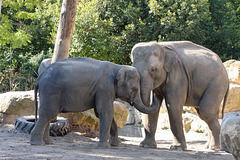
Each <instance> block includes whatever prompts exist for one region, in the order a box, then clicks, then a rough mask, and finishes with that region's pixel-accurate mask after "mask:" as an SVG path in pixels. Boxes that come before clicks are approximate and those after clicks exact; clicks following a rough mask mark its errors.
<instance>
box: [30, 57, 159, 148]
mask: <svg viewBox="0 0 240 160" xmlns="http://www.w3.org/2000/svg"><path fill="white" fill-rule="evenodd" d="M38 90H39V101H40V106H39V119H38V120H37V123H36V125H35V127H34V128H33V130H32V133H31V139H30V143H31V144H33V145H44V144H51V143H52V142H51V139H50V137H49V123H50V121H51V119H53V118H54V117H56V116H57V115H58V113H60V112H82V111H86V110H88V109H90V108H94V111H95V113H96V116H97V117H99V119H100V126H99V137H100V138H99V143H98V146H99V147H104V148H105V147H110V144H111V145H113V146H117V145H118V144H119V138H118V131H117V125H116V122H115V120H114V118H113V113H114V112H113V111H114V108H113V101H114V100H115V99H116V98H120V99H122V100H124V101H127V102H129V103H131V104H133V105H134V106H135V108H136V109H138V110H139V111H140V112H144V113H152V112H155V111H156V110H158V108H159V105H158V100H157V99H155V100H154V104H153V105H152V107H151V108H149V107H147V106H145V105H144V104H143V103H142V100H141V96H140V76H139V74H138V71H137V69H136V68H134V67H132V66H125V65H117V64H114V63H110V62H106V61H98V60H94V59H90V58H81V57H79V58H68V59H64V60H60V61H57V62H55V63H53V64H51V65H50V66H48V67H47V68H46V69H45V70H44V71H43V72H42V73H41V74H40V75H39V77H38V78H37V80H36V83H35V88H34V91H35V105H36V109H35V110H36V111H37V104H38V103H37V92H38ZM36 115H37V112H36V113H35V116H36ZM109 134H110V136H109ZM109 137H110V140H109ZM108 140H109V142H108ZM109 143H110V144H109Z"/></svg>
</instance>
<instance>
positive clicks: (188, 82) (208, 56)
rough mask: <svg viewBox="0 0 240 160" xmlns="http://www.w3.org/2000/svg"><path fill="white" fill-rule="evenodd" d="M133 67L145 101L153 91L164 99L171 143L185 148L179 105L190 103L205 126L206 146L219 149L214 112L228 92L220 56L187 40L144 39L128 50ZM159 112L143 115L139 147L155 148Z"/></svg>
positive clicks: (218, 129) (216, 121) (217, 110)
mask: <svg viewBox="0 0 240 160" xmlns="http://www.w3.org/2000/svg"><path fill="white" fill-rule="evenodd" d="M131 59H132V62H133V66H134V67H136V68H137V69H138V72H139V74H140V79H141V82H140V86H141V89H140V90H141V97H142V100H143V102H144V104H149V95H150V91H151V90H154V93H155V94H156V95H157V96H156V97H157V98H158V99H159V101H160V103H162V100H163V99H165V101H166V106H167V110H168V114H169V121H170V127H171V131H172V133H173V145H172V146H171V149H180V150H186V149H187V146H186V140H185V136H184V132H183V124H182V108H183V106H184V105H186V106H193V107H195V109H196V110H197V112H198V115H199V116H200V118H201V119H202V120H204V121H205V122H206V123H207V124H208V127H209V140H208V142H207V144H206V147H207V148H210V149H218V148H219V132H220V124H219V122H218V112H219V106H220V104H221V101H222V100H223V99H224V103H223V104H224V105H223V107H224V106H225V102H226V97H227V93H228V86H229V82H228V75H227V72H226V69H225V68H224V66H223V64H222V61H221V59H220V58H219V57H218V55H217V54H215V53H214V52H212V51H211V50H209V49H207V48H204V47H202V46H200V45H197V44H194V43H192V42H189V41H175V42H174V41H173V42H171V41H170V42H160V43H157V42H146V43H138V44H136V45H135V46H134V47H133V49H132V53H131ZM158 115H159V112H155V113H153V114H150V115H146V116H145V120H146V121H145V133H146V137H145V139H144V141H142V142H141V144H140V145H141V146H143V147H152V148H155V147H156V146H157V145H156V141H155V132H156V128H157V119H158Z"/></svg>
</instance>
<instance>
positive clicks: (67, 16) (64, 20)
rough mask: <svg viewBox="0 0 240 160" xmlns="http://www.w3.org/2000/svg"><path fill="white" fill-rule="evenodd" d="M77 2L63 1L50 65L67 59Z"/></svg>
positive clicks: (71, 0)
mask: <svg viewBox="0 0 240 160" xmlns="http://www.w3.org/2000/svg"><path fill="white" fill-rule="evenodd" d="M77 3H78V0H63V2H62V9H61V14H60V19H59V25H58V32H57V38H56V42H55V47H54V53H53V57H52V63H54V62H56V61H58V60H61V59H63V58H68V55H69V48H70V44H71V40H72V33H73V27H74V22H75V19H76V13H77Z"/></svg>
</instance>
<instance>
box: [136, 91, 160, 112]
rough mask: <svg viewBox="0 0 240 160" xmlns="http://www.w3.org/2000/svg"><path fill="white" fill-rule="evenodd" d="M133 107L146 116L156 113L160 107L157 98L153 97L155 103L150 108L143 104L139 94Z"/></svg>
mask: <svg viewBox="0 0 240 160" xmlns="http://www.w3.org/2000/svg"><path fill="white" fill-rule="evenodd" d="M133 106H134V107H135V108H136V109H137V110H138V111H140V112H142V113H145V114H150V113H154V112H156V111H157V110H158V109H159V107H160V105H159V102H158V100H157V98H156V97H155V96H153V103H152V105H151V106H150V107H148V106H146V105H144V104H143V102H142V99H141V96H140V93H139V92H138V96H136V98H135V100H134V101H133Z"/></svg>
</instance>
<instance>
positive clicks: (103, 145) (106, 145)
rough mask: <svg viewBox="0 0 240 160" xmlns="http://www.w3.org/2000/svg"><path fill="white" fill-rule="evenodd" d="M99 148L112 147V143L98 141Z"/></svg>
mask: <svg viewBox="0 0 240 160" xmlns="http://www.w3.org/2000/svg"><path fill="white" fill-rule="evenodd" d="M97 148H111V145H110V144H109V143H108V142H98V144H97Z"/></svg>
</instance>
